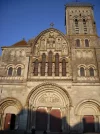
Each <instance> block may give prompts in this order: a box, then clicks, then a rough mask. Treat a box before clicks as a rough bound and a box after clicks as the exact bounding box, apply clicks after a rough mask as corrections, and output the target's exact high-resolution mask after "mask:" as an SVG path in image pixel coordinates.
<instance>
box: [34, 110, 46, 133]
mask: <svg viewBox="0 0 100 134" xmlns="http://www.w3.org/2000/svg"><path fill="white" fill-rule="evenodd" d="M47 120H48V117H47V111H46V109H45V108H38V109H37V110H36V130H39V131H44V130H47Z"/></svg>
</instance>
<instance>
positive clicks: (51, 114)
mask: <svg viewBox="0 0 100 134" xmlns="http://www.w3.org/2000/svg"><path fill="white" fill-rule="evenodd" d="M35 124H36V130H37V131H44V130H48V131H50V132H60V130H61V129H62V118H61V111H60V109H51V110H48V109H47V110H46V109H44V108H39V109H37V110H36V122H35Z"/></svg>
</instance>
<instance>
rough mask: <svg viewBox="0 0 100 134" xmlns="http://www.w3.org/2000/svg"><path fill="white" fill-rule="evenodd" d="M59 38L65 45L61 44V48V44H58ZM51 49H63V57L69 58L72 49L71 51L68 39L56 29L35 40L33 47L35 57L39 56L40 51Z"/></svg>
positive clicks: (47, 31) (45, 31) (48, 30)
mask: <svg viewBox="0 0 100 134" xmlns="http://www.w3.org/2000/svg"><path fill="white" fill-rule="evenodd" d="M58 38H59V41H61V40H62V41H63V43H61V42H60V46H59V43H57V39H58ZM61 38H62V39H61ZM54 42H56V43H54ZM57 44H58V45H57ZM56 47H58V48H56ZM51 48H53V49H57V50H61V49H62V54H63V55H67V56H68V55H69V51H70V49H69V43H68V39H67V38H66V36H65V35H64V34H63V33H62V32H60V31H59V30H57V29H54V28H49V29H46V30H44V31H43V32H41V33H40V34H39V35H38V36H37V37H36V38H35V39H34V42H33V45H32V53H34V54H35V56H39V51H42V50H43V51H44V50H45V51H46V49H51ZM65 53H66V54H65Z"/></svg>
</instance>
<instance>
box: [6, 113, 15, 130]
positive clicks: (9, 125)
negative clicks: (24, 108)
mask: <svg viewBox="0 0 100 134" xmlns="http://www.w3.org/2000/svg"><path fill="white" fill-rule="evenodd" d="M15 118H16V116H15V114H10V113H7V114H6V117H5V123H4V130H13V129H14V128H15Z"/></svg>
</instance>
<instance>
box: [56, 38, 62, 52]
mask: <svg viewBox="0 0 100 134" xmlns="http://www.w3.org/2000/svg"><path fill="white" fill-rule="evenodd" d="M60 49H61V38H57V39H56V50H60Z"/></svg>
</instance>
